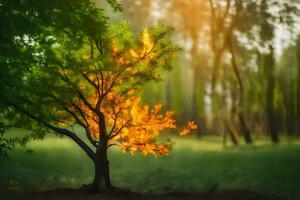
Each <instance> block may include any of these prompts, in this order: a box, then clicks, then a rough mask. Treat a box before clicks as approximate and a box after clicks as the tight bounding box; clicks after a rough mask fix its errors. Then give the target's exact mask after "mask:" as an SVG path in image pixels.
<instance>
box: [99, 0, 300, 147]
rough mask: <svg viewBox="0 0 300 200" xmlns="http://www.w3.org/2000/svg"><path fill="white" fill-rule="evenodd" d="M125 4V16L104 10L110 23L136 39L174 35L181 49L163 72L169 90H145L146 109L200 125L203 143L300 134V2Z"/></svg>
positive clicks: (142, 0) (151, 0) (146, 0)
mask: <svg viewBox="0 0 300 200" xmlns="http://www.w3.org/2000/svg"><path fill="white" fill-rule="evenodd" d="M96 3H97V5H98V6H99V7H101V8H103V7H105V4H103V3H101V1H96ZM120 3H121V4H122V5H123V12H122V13H115V12H113V11H112V10H110V8H109V7H106V11H107V13H108V15H109V16H111V19H112V21H117V22H122V21H124V20H125V21H128V22H129V23H130V24H131V25H132V28H133V30H134V31H135V32H137V33H138V32H140V31H141V30H143V29H144V28H145V27H148V26H153V25H157V24H163V25H166V26H171V27H174V28H175V32H174V34H173V41H174V42H175V43H176V44H178V45H179V46H180V47H181V48H182V51H181V52H179V53H178V56H177V59H176V60H175V61H174V62H173V63H172V70H169V71H167V72H162V73H163V77H164V82H162V83H159V84H157V83H154V84H153V83H150V84H147V85H146V86H145V88H144V100H145V101H146V102H147V103H150V104H153V103H155V102H163V103H164V104H165V105H166V107H167V108H168V109H172V110H174V111H175V114H176V117H177V120H178V121H179V122H184V121H186V120H190V119H194V120H195V121H196V122H197V124H198V126H199V129H198V134H199V135H205V134H214V135H223V136H225V138H224V140H225V139H226V135H228V138H231V141H232V142H233V143H235V144H238V143H239V142H240V140H243V141H245V142H247V143H251V141H253V140H254V138H257V137H260V136H270V137H271V139H272V141H273V142H278V141H279V138H278V135H279V134H280V135H288V136H295V135H297V134H298V135H299V134H300V35H299V33H300V19H299V14H300V12H299V10H300V2H299V1H297V0H296V1H295V0H283V1H278V0H259V1H256V0H255V1H252V0H247V1H231V0H169V1H165V0H122V1H120ZM229 136H230V137H229ZM240 137H241V138H240ZM224 142H225V141H224Z"/></svg>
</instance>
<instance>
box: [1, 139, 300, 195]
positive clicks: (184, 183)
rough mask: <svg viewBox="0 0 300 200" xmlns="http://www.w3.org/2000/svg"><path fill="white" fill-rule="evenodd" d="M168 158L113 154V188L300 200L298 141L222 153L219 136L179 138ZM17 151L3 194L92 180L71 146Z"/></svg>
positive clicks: (56, 143) (4, 165) (43, 144)
mask: <svg viewBox="0 0 300 200" xmlns="http://www.w3.org/2000/svg"><path fill="white" fill-rule="evenodd" d="M175 142H176V144H175V147H174V150H173V152H172V153H171V155H170V156H163V157H158V158H154V157H152V156H150V157H147V158H144V157H143V156H142V155H136V156H131V155H129V154H125V153H121V152H119V151H118V150H115V149H112V150H111V151H110V152H109V154H110V155H109V157H110V161H111V177H112V183H113V185H115V186H117V187H122V188H128V189H131V190H134V191H139V192H151V193H159V192H166V191H174V190H177V191H193V192H195V191H199V192H205V191H207V190H209V189H211V188H212V187H216V186H217V189H218V190H226V189H248V190H253V191H259V192H263V193H270V194H276V195H279V196H282V197H285V198H286V199H295V200H296V199H300V140H293V142H291V141H288V140H285V141H283V142H282V143H281V144H280V145H277V146H273V145H271V144H270V143H269V142H268V141H265V140H261V141H258V142H256V145H255V146H242V147H238V148H225V149H224V148H223V147H222V142H221V140H220V139H219V138H217V137H203V138H196V137H187V138H175ZM28 148H29V149H33V150H34V152H33V153H31V154H28V153H26V152H25V150H24V149H22V148H18V149H16V150H15V151H14V152H12V153H10V157H9V158H10V159H9V160H3V159H2V160H0V192H1V190H2V192H5V191H6V192H7V190H9V192H13V191H16V192H17V191H26V192H28V191H35V190H50V189H54V188H62V187H79V186H81V185H82V184H87V183H90V182H91V181H92V176H93V165H92V163H91V162H90V160H89V159H88V158H87V157H86V155H85V154H84V153H83V152H82V151H81V150H80V149H79V148H78V147H77V146H76V145H74V144H73V143H72V142H71V141H69V140H67V139H63V140H61V139H59V138H54V137H51V138H47V139H46V140H44V141H33V142H31V143H30V144H29V145H28Z"/></svg>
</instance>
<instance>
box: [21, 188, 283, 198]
mask: <svg viewBox="0 0 300 200" xmlns="http://www.w3.org/2000/svg"><path fill="white" fill-rule="evenodd" d="M22 199H24V200H27V199H28V200H29V199H30V200H40V199H41V200H127V199H133V200H188V199H191V200H280V198H279V197H276V196H273V195H267V194H262V193H259V192H252V191H248V190H228V191H219V192H212V193H184V192H173V193H166V194H141V193H136V192H130V191H125V190H114V191H110V192H104V193H98V194H88V193H86V192H84V191H82V190H78V189H57V190H52V191H48V192H40V193H36V194H31V195H27V196H26V197H23V198H22Z"/></svg>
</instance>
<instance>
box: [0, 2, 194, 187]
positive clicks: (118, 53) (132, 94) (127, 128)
mask: <svg viewBox="0 0 300 200" xmlns="http://www.w3.org/2000/svg"><path fill="white" fill-rule="evenodd" d="M82 2H83V3H85V7H80V6H79V5H80V4H78V7H77V3H71V2H69V1H66V2H64V1H63V3H62V4H58V5H59V6H57V7H55V8H53V13H51V14H53V15H54V16H56V17H57V18H54V19H53V21H51V22H50V23H49V24H46V25H41V26H40V27H41V30H42V31H41V32H39V34H37V35H38V36H37V37H35V35H34V34H36V33H35V32H33V33H34V34H30V33H27V32H26V33H22V34H20V35H21V36H20V40H21V42H22V43H21V44H20V46H17V47H18V48H24V49H28V48H30V49H31V48H32V49H33V50H32V51H30V52H29V56H30V58H34V61H32V60H30V59H22V60H20V65H21V66H22V68H18V67H17V65H15V64H12V63H11V62H10V61H8V60H12V61H15V59H16V58H15V57H13V56H14V55H13V56H8V57H3V58H2V60H1V61H2V64H3V67H4V70H3V71H2V73H3V74H4V76H1V78H0V79H1V83H3V85H2V87H1V90H0V98H1V109H2V111H3V112H2V114H1V117H2V118H3V119H4V120H3V123H2V124H3V126H4V127H12V126H13V127H22V128H26V129H29V130H32V133H31V134H29V135H27V136H25V137H24V138H26V140H25V141H29V140H30V139H35V138H44V136H45V134H46V133H49V132H51V133H55V134H57V135H60V136H66V137H69V138H71V139H72V140H73V141H74V142H75V143H76V144H77V145H79V146H80V147H81V149H82V150H83V151H84V152H85V153H86V154H87V156H88V157H89V158H90V159H91V160H92V161H93V162H94V166H95V176H94V180H93V183H92V184H91V185H90V187H89V189H91V191H94V192H96V191H99V190H104V189H110V188H111V183H110V176H109V161H108V158H107V150H108V148H109V147H111V146H118V147H119V148H121V150H123V151H126V152H130V153H131V154H134V153H135V152H136V151H140V152H141V153H142V154H143V155H145V156H146V155H148V154H154V155H156V154H162V155H164V154H168V153H169V151H170V149H171V146H172V143H171V142H170V141H166V142H163V143H158V142H157V137H158V136H159V135H160V133H161V132H162V131H163V130H164V129H166V128H173V129H174V128H176V124H175V119H174V118H173V114H172V112H170V111H168V112H166V113H162V112H161V109H162V105H161V104H157V105H155V106H153V107H152V108H149V106H148V105H142V103H141V99H140V98H139V96H138V95H139V93H140V91H141V87H140V85H141V84H143V83H144V82H145V81H150V80H155V81H159V80H160V77H159V74H158V73H157V69H158V68H161V67H166V66H168V65H169V60H170V59H171V58H172V57H173V54H174V53H175V51H176V50H177V47H176V46H174V45H172V43H171V42H170V40H169V39H168V37H167V35H168V34H169V33H170V32H171V31H172V29H170V28H165V27H162V26H158V27H157V28H152V29H145V30H144V31H143V33H142V36H141V39H140V41H138V42H136V40H135V39H134V37H133V35H132V34H131V32H130V27H129V25H128V24H126V23H125V24H115V25H107V23H106V18H105V17H104V15H103V13H102V11H101V10H99V9H97V8H95V6H94V4H92V3H90V2H89V1H82ZM82 2H81V3H82ZM21 4H22V3H21ZM8 5H9V4H8ZM35 6H37V5H35ZM65 6H66V7H65ZM69 6H70V7H71V8H70V9H71V10H68V9H69ZM81 6H82V5H81ZM35 8H37V10H39V7H38V6H37V7H35ZM37 10H36V11H37ZM64 11H66V12H65V13H64ZM24 13H27V10H26V9H25V10H24ZM56 13H59V14H62V13H63V15H62V16H63V17H67V19H68V20H71V22H72V23H71V25H67V24H64V23H63V24H59V23H58V22H59V21H58V20H57V19H59V18H58V17H62V16H60V15H59V14H58V15H57V14H56ZM25 15H26V14H25ZM16 38H18V37H17V36H12V41H14V40H16ZM36 38H38V39H36ZM12 46H16V45H15V44H13V45H12ZM15 75H18V76H17V79H13V77H14V76H15ZM78 125H79V126H80V127H81V128H83V129H84V133H85V136H86V140H83V139H81V137H80V136H79V135H80V133H79V131H78V130H76V128H75V126H78ZM196 128H197V125H196V124H195V123H194V122H188V124H187V127H185V128H184V129H183V130H182V131H181V132H180V135H186V134H187V133H189V132H190V130H192V129H196Z"/></svg>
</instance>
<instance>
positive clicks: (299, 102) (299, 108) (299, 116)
mask: <svg viewBox="0 0 300 200" xmlns="http://www.w3.org/2000/svg"><path fill="white" fill-rule="evenodd" d="M297 65H298V66H297V67H298V70H297V79H296V81H297V86H296V87H297V91H296V95H297V98H296V116H295V119H294V123H295V125H294V126H295V130H296V132H297V133H296V134H299V133H300V125H299V121H300V35H299V36H298V39H297Z"/></svg>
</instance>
